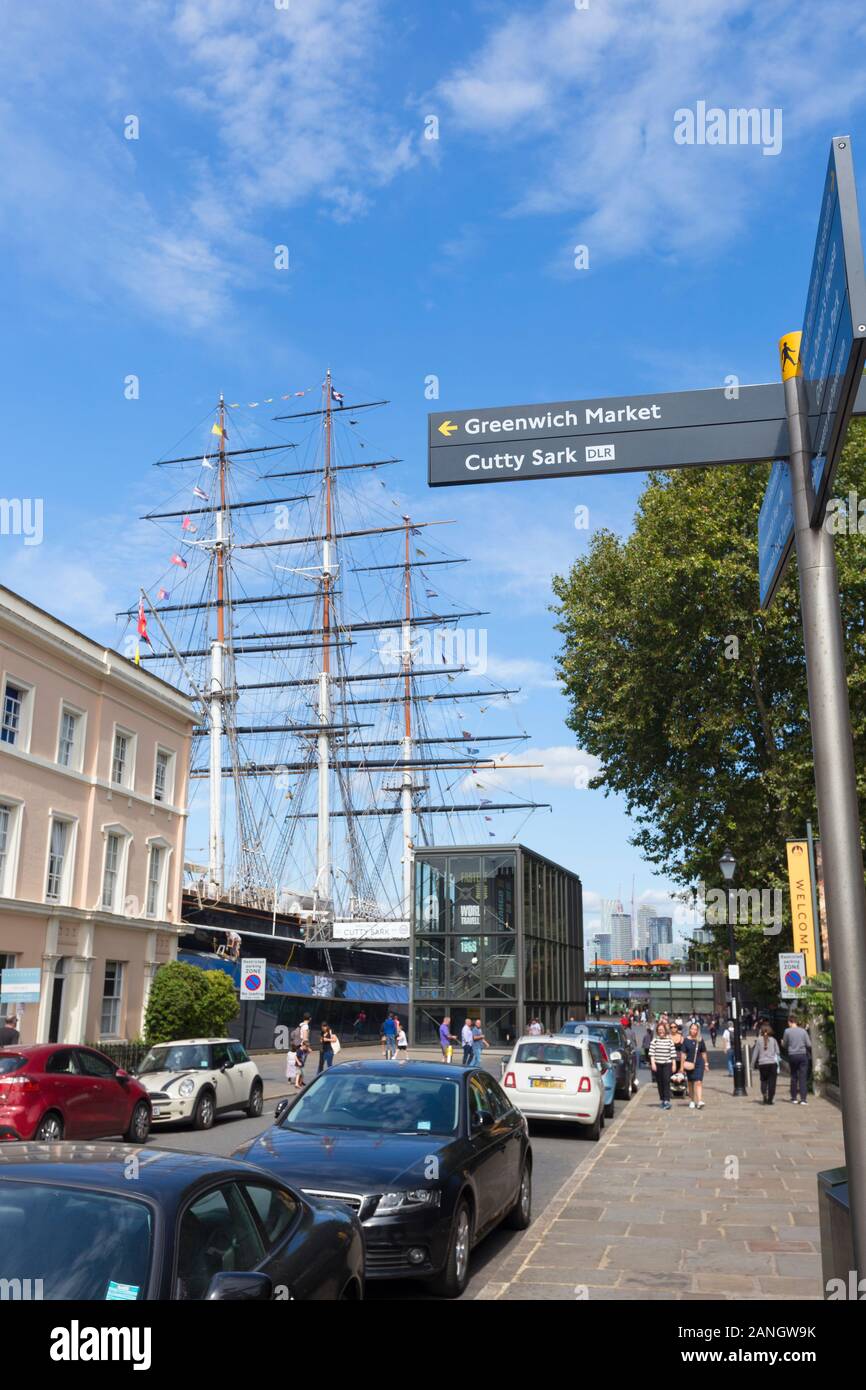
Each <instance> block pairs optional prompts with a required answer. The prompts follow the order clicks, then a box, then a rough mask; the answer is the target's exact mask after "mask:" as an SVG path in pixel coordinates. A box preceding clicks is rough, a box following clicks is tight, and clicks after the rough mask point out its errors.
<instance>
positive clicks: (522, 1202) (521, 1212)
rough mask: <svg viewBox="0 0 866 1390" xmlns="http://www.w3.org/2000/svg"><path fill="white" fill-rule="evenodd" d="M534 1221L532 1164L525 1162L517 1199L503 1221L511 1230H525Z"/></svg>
mask: <svg viewBox="0 0 866 1390" xmlns="http://www.w3.org/2000/svg"><path fill="white" fill-rule="evenodd" d="M531 1221H532V1165H531V1164H529V1163H524V1165H523V1171H522V1173H521V1174H520V1188H519V1190H518V1193H517V1201H516V1202H515V1203H514V1206H513V1207H512V1208H511V1211H510V1212H509V1213H508V1215H507V1216H506V1218H505V1220H504V1221H503V1223H502V1224H503V1226H505V1227H507V1229H508V1230H509V1231H525V1230H526V1228H527V1226H529V1225H530V1223H531Z"/></svg>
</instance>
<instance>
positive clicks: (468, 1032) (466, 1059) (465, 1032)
mask: <svg viewBox="0 0 866 1390" xmlns="http://www.w3.org/2000/svg"><path fill="white" fill-rule="evenodd" d="M460 1041H461V1043H462V1044H463V1065H464V1067H471V1066H472V1048H473V1046H474V1043H475V1039H474V1038H473V1036H472V1019H471V1018H467V1020H466V1022H465V1023H464V1025H463V1027H462V1028H461V1029H460Z"/></svg>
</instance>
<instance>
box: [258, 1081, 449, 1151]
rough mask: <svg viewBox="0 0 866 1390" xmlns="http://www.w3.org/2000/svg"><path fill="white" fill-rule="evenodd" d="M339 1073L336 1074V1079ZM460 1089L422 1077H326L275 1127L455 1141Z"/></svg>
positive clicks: (313, 1086)
mask: <svg viewBox="0 0 866 1390" xmlns="http://www.w3.org/2000/svg"><path fill="white" fill-rule="evenodd" d="M341 1073H342V1074H341ZM459 1116H460V1088H459V1086H458V1084H457V1083H456V1082H455V1081H440V1080H439V1079H438V1078H434V1077H425V1076H399V1077H397V1076H394V1077H393V1078H392V1076H390V1075H389V1076H380V1075H371V1074H370V1073H369V1072H368V1073H366V1074H365V1073H358V1072H355V1073H349V1074H346V1072H345V1071H344V1069H343V1068H340V1071H338V1072H326V1073H324V1074H323V1075H322V1076H321V1077H319V1078H318V1080H317V1081H316V1082H315V1083H314V1084H313V1085H312V1086H311V1087H310V1089H309V1090H308V1091H307V1093H306V1094H305V1095H302V1096H301V1098H300V1100H299V1101H297V1103H296V1104H295V1105H293V1106H292V1107H291V1109H290V1110H288V1111H287V1112H286V1115H285V1117H284V1118H283V1119H282V1120H281V1121H280V1124H281V1126H282V1127H283V1128H284V1129H294V1128H295V1127H296V1126H297V1127H298V1128H301V1129H325V1130H328V1129H354V1130H363V1131H366V1132H372V1133H379V1134H443V1135H455V1134H456V1133H457V1127H458V1123H459Z"/></svg>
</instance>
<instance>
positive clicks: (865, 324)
mask: <svg viewBox="0 0 866 1390" xmlns="http://www.w3.org/2000/svg"><path fill="white" fill-rule="evenodd" d="M864 360H866V276H864V270H863V248H862V245H861V241H860V218H859V214H858V210H857V190H856V187H855V184H854V167H853V162H852V159H851V141H850V139H849V138H848V137H847V136H842V137H841V138H840V139H836V140H834V141H833V142H832V144H831V147H830V162H829V164H828V166H827V178H826V180H825V183H824V198H823V201H822V204H821V216H820V219H819V222H818V236H817V238H816V241H815V252H814V255H813V258H812V273H811V276H810V278H809V291H808V294H807V296H806V310H805V315H804V319H803V340H802V344H801V347H800V361H801V363H802V371H803V384H804V386H805V388H806V399H807V407H808V414H809V416H810V417H812V416H817V417H818V420H817V427H816V428H814V429H813V432H812V435H811V445H812V450H813V452H814V454H815V458H814V461H813V463H812V486H813V490H814V493H815V506H814V510H813V514H812V525H813V526H817V525H819V524H820V522H821V521H822V520H823V517H824V508H825V506H826V502H827V497H828V495H829V489H830V487H831V485H832V482H833V475H834V473H835V471H836V465H837V463H838V461H839V455H840V453H841V451H842V445H843V444H844V442H845V431H846V429H847V426H848V420H849V418H850V416H851V413H852V407H853V404H854V399H855V396H856V394H857V388H858V386H859V385H860V377H861V374H862V372H863V363H864ZM811 423H812V424H813V425H814V421H812V422H811Z"/></svg>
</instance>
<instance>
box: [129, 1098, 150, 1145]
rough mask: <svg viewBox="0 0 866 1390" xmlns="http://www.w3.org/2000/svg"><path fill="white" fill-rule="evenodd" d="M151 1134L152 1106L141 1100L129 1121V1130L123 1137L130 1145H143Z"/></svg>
mask: <svg viewBox="0 0 866 1390" xmlns="http://www.w3.org/2000/svg"><path fill="white" fill-rule="evenodd" d="M149 1134H150V1106H149V1105H148V1103H147V1101H146V1100H140V1101H139V1102H138V1105H137V1106H136V1107H135V1109H134V1110H133V1112H132V1118H131V1119H130V1121H129V1129H128V1130H127V1131H126V1134H125V1135H124V1136H123V1137H124V1139H126V1140H128V1142H129V1143H130V1144H143V1143H144V1142H145V1140H146V1139H147V1136H148V1135H149Z"/></svg>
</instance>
